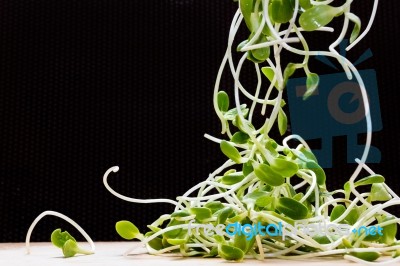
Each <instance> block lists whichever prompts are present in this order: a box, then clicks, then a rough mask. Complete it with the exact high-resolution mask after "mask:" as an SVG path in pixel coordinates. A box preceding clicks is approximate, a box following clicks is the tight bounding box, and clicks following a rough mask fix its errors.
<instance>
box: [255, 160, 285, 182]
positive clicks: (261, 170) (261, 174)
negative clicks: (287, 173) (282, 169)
mask: <svg viewBox="0 0 400 266" xmlns="http://www.w3.org/2000/svg"><path fill="white" fill-rule="evenodd" d="M254 173H255V175H256V176H257V177H258V178H259V179H260V180H261V181H264V182H265V183H267V184H269V185H271V186H280V185H282V184H283V183H284V182H285V179H284V178H283V176H282V175H280V174H279V173H277V172H275V171H274V170H272V169H271V167H270V166H268V165H266V164H259V165H258V166H256V167H255V168H254Z"/></svg>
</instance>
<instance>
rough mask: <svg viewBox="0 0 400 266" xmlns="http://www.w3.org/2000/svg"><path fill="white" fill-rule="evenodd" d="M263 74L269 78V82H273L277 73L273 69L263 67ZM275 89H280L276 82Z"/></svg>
mask: <svg viewBox="0 0 400 266" xmlns="http://www.w3.org/2000/svg"><path fill="white" fill-rule="evenodd" d="M261 72H262V73H263V74H264V76H266V77H267V79H268V80H269V82H272V81H273V80H274V77H275V71H274V70H273V69H272V68H271V67H262V68H261ZM274 86H275V88H278V81H275V84H274Z"/></svg>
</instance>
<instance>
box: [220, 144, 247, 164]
mask: <svg viewBox="0 0 400 266" xmlns="http://www.w3.org/2000/svg"><path fill="white" fill-rule="evenodd" d="M220 148H221V151H222V153H223V154H225V155H226V157H228V158H229V159H231V160H232V161H234V162H235V163H238V164H239V163H241V162H242V157H241V156H240V153H239V151H238V150H237V149H236V148H235V147H233V146H232V145H231V144H230V143H229V142H227V141H226V140H223V141H221V144H220Z"/></svg>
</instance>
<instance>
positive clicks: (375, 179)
mask: <svg viewBox="0 0 400 266" xmlns="http://www.w3.org/2000/svg"><path fill="white" fill-rule="evenodd" d="M383 182H385V178H384V177H383V176H381V175H376V174H375V175H370V176H367V177H364V178H361V179H360V180H358V181H357V182H355V183H354V187H358V186H365V185H371V184H374V183H383Z"/></svg>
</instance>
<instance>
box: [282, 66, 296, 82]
mask: <svg viewBox="0 0 400 266" xmlns="http://www.w3.org/2000/svg"><path fill="white" fill-rule="evenodd" d="M295 71H296V64H293V63H289V64H287V66H286V68H285V71H283V80H284V81H285V84H286V82H287V80H288V79H289V78H290V77H291V76H292V75H293V74H294V72H295Z"/></svg>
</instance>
